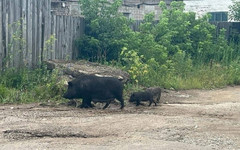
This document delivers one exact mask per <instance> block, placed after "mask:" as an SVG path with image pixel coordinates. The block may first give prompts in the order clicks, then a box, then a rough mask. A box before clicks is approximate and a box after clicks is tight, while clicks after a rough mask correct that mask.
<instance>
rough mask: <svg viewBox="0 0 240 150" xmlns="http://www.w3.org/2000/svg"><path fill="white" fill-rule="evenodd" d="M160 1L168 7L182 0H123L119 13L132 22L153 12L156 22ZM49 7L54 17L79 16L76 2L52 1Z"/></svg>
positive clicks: (74, 0) (71, 0)
mask: <svg viewBox="0 0 240 150" xmlns="http://www.w3.org/2000/svg"><path fill="white" fill-rule="evenodd" d="M111 1H112V0H111ZM160 1H165V2H166V4H167V5H170V3H171V2H172V1H183V0H123V4H122V7H121V8H120V10H119V11H120V12H122V13H123V15H124V16H126V17H128V18H131V19H134V20H143V18H144V15H145V14H147V13H150V12H154V14H155V16H156V17H155V20H158V18H159V14H161V10H160V8H159V6H158V4H159V2H160ZM51 6H52V13H54V14H56V15H77V16H79V15H81V10H80V7H79V3H78V0H52V2H51Z"/></svg>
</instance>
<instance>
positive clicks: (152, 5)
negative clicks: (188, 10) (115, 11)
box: [119, 0, 183, 20]
mask: <svg viewBox="0 0 240 150" xmlns="http://www.w3.org/2000/svg"><path fill="white" fill-rule="evenodd" d="M160 1H165V2H166V4H167V5H170V3H171V2H172V1H183V0H123V4H122V7H121V8H120V10H119V11H120V12H122V13H123V14H124V15H125V16H126V17H128V18H131V19H134V20H143V19H144V15H145V14H148V13H151V12H153V13H154V14H155V20H158V18H159V15H160V14H161V9H160V7H159V6H158V5H159V2H160Z"/></svg>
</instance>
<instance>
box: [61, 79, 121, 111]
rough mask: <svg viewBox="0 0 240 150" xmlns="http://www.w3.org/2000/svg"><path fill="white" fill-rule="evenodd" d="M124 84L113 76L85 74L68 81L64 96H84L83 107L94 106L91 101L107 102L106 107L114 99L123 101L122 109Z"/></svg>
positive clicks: (70, 97)
mask: <svg viewBox="0 0 240 150" xmlns="http://www.w3.org/2000/svg"><path fill="white" fill-rule="evenodd" d="M122 95H123V84H122V83H121V82H120V81H119V80H118V79H116V78H113V77H97V76H94V75H83V76H81V77H79V78H76V79H74V80H72V81H70V82H68V90H67V92H66V93H65V94H64V95H63V97H64V98H67V99H74V98H82V99H83V101H82V104H81V106H80V107H81V108H83V107H84V108H87V107H92V104H91V101H94V102H106V105H105V106H104V107H103V108H104V109H105V108H107V107H108V105H109V104H110V103H111V101H113V100H114V99H117V100H119V101H120V102H121V109H122V108H123V107H124V100H123V96H122Z"/></svg>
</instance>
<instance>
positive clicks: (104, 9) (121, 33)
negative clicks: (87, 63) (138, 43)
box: [77, 0, 130, 62]
mask: <svg viewBox="0 0 240 150" xmlns="http://www.w3.org/2000/svg"><path fill="white" fill-rule="evenodd" d="M79 2H80V7H81V10H82V14H83V15H84V16H85V22H86V32H85V36H83V37H82V38H80V39H79V40H78V42H77V43H78V46H79V50H80V54H79V57H80V58H87V59H88V58H90V60H91V61H99V62H102V61H104V60H107V61H110V60H117V59H118V57H119V55H120V51H121V49H122V47H123V46H124V43H125V42H124V41H125V40H124V39H125V38H126V37H127V36H128V34H129V32H130V28H129V25H130V20H128V19H127V18H126V17H124V16H123V14H122V13H120V12H119V11H118V9H119V7H120V6H121V4H122V1H121V0H116V1H113V2H112V3H111V2H109V1H108V0H79Z"/></svg>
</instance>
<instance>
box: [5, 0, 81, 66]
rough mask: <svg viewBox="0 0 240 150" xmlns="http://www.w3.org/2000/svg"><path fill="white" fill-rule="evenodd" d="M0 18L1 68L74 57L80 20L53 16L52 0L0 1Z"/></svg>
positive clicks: (36, 64)
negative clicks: (52, 37)
mask: <svg viewBox="0 0 240 150" xmlns="http://www.w3.org/2000/svg"><path fill="white" fill-rule="evenodd" d="M0 20H1V21H0V70H2V69H3V68H4V67H20V66H23V65H27V66H29V67H30V68H32V67H37V66H38V64H39V63H41V62H42V61H43V60H46V59H66V58H67V59H70V60H71V59H72V58H76V55H75V54H76V52H73V50H75V48H74V40H76V38H79V36H80V35H82V34H83V31H84V25H82V22H81V21H82V20H83V19H82V18H81V17H73V16H56V15H52V14H51V0H0ZM51 36H55V39H56V40H53V39H52V40H50V37H51ZM73 55H74V56H73Z"/></svg>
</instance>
